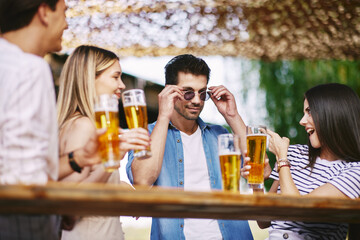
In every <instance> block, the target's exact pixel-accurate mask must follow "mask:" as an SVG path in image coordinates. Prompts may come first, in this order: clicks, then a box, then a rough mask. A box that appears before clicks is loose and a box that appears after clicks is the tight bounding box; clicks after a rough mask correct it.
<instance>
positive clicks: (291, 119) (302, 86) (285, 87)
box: [253, 60, 360, 189]
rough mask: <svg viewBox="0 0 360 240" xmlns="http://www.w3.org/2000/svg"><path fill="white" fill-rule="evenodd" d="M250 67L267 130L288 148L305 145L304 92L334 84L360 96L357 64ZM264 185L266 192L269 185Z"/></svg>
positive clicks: (322, 62) (334, 62)
mask: <svg viewBox="0 0 360 240" xmlns="http://www.w3.org/2000/svg"><path fill="white" fill-rule="evenodd" d="M253 67H254V68H258V69H259V74H260V76H259V77H260V89H262V90H264V91H265V94H266V103H265V105H266V110H267V112H268V117H267V118H268V119H267V121H268V122H269V123H270V125H271V126H270V128H271V129H273V130H275V131H276V132H277V133H278V134H279V135H280V136H286V137H288V138H290V144H297V143H300V144H306V143H307V135H306V132H305V131H304V128H303V127H302V126H300V124H299V121H300V119H301V118H302V116H303V101H304V93H305V92H306V90H308V89H309V88H311V87H313V86H316V85H318V84H322V83H330V82H338V83H342V84H346V85H348V86H350V87H352V88H353V89H354V90H355V91H356V92H357V93H358V94H359V95H360V61H340V60H318V61H309V60H299V61H278V62H264V61H253ZM268 156H269V158H270V163H271V165H272V166H273V165H274V162H275V157H274V156H273V155H272V154H271V153H268ZM265 185H266V188H267V189H269V187H270V186H271V181H267V182H266V184H265Z"/></svg>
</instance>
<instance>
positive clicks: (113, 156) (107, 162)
mask: <svg viewBox="0 0 360 240" xmlns="http://www.w3.org/2000/svg"><path fill="white" fill-rule="evenodd" d="M95 122H96V128H107V131H106V133H105V134H103V135H101V136H100V137H99V142H100V147H99V149H100V156H101V161H102V163H103V166H104V168H105V170H106V171H108V172H112V171H114V170H115V169H117V168H119V167H120V160H121V155H120V149H119V143H120V141H119V117H118V100H117V98H116V97H115V96H114V95H110V94H103V95H100V96H97V97H96V99H95Z"/></svg>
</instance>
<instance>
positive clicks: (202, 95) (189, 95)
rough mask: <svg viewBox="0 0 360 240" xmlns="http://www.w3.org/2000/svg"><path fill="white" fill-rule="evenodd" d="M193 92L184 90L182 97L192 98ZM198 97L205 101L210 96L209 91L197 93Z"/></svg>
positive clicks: (188, 99)
mask: <svg viewBox="0 0 360 240" xmlns="http://www.w3.org/2000/svg"><path fill="white" fill-rule="evenodd" d="M195 94H196V93H195V92H194V91H185V92H184V99H185V100H186V101H190V100H191V99H193V98H194V97H195ZM199 97H200V100H201V101H207V100H209V98H210V92H208V91H203V92H200V93H199Z"/></svg>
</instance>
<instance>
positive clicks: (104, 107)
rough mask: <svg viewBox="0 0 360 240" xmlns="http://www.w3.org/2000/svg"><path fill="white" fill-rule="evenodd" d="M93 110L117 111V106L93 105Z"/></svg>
mask: <svg viewBox="0 0 360 240" xmlns="http://www.w3.org/2000/svg"><path fill="white" fill-rule="evenodd" d="M94 111H95V112H118V111H119V109H118V108H117V106H95V107H94Z"/></svg>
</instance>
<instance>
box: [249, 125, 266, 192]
mask: <svg viewBox="0 0 360 240" xmlns="http://www.w3.org/2000/svg"><path fill="white" fill-rule="evenodd" d="M246 145H247V155H248V157H250V161H249V163H248V164H249V165H250V166H251V169H250V170H249V177H248V184H249V186H250V187H251V188H252V189H263V187H264V162H265V154H266V127H265V126H247V127H246Z"/></svg>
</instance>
